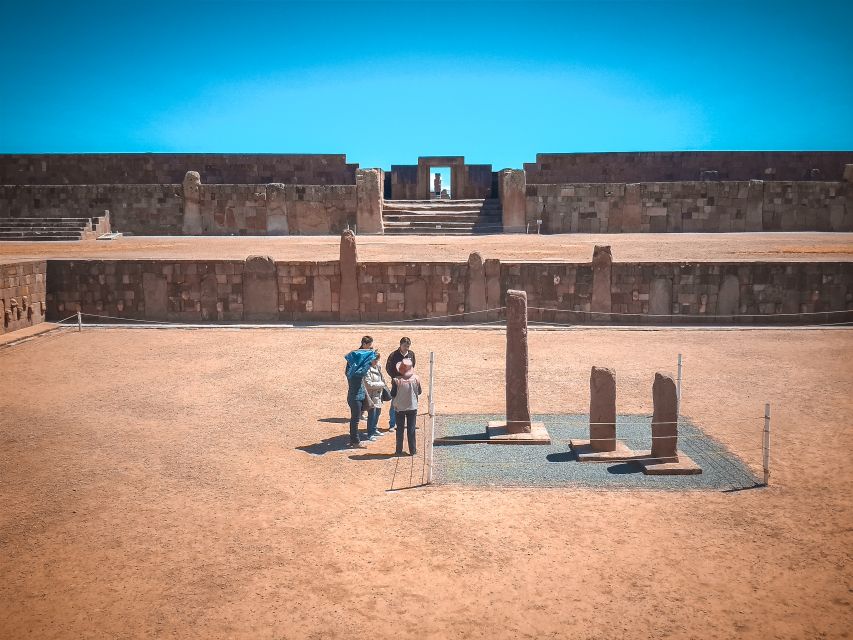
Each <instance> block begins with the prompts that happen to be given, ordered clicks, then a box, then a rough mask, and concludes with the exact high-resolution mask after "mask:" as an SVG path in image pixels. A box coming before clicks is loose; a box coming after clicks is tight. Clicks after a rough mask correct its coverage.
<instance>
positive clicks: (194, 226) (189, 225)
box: [181, 171, 204, 236]
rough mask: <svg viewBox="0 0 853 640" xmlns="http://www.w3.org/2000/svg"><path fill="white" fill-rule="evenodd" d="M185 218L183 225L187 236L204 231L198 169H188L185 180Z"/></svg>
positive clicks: (196, 234) (197, 234) (182, 227)
mask: <svg viewBox="0 0 853 640" xmlns="http://www.w3.org/2000/svg"><path fill="white" fill-rule="evenodd" d="M182 196H183V199H184V220H183V224H182V226H181V229H182V231H183V234H184V235H186V236H200V235H201V234H202V233H204V229H203V226H202V222H201V176H200V175H199V173H198V171H187V174H186V175H185V176H184V182H183V194H182Z"/></svg>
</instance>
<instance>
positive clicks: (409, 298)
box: [403, 278, 427, 318]
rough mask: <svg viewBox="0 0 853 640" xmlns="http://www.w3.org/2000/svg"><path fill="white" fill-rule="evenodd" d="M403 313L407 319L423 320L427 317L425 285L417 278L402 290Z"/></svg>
mask: <svg viewBox="0 0 853 640" xmlns="http://www.w3.org/2000/svg"><path fill="white" fill-rule="evenodd" d="M403 312H404V313H405V314H406V317H407V318H425V317H426V316H427V285H426V281H425V280H421V279H420V278H418V279H417V280H413V281H412V282H409V283H407V284H406V287H405V288H404V289H403Z"/></svg>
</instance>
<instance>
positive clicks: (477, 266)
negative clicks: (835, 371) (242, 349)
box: [47, 257, 853, 324]
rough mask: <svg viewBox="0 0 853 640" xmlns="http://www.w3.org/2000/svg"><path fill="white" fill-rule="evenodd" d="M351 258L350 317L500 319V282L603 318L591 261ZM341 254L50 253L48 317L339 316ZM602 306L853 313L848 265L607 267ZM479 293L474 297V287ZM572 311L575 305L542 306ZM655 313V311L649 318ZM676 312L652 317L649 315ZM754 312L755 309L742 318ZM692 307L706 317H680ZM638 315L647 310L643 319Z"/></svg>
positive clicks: (584, 317) (557, 317)
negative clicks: (285, 257)
mask: <svg viewBox="0 0 853 640" xmlns="http://www.w3.org/2000/svg"><path fill="white" fill-rule="evenodd" d="M473 264H474V266H473V267H472V266H471V265H470V264H469V263H468V262H461V263H450V262H415V263H411V262H410V263H404V262H390V263H389V262H366V263H358V266H357V269H356V274H355V278H356V282H357V286H358V294H359V295H358V303H357V304H358V313H357V318H358V319H360V320H362V321H380V320H402V319H407V318H422V317H426V316H444V315H450V314H458V313H462V312H471V311H477V312H483V313H482V314H479V313H478V314H477V315H475V316H455V317H450V318H446V319H445V320H444V321H445V322H465V321H471V320H475V321H478V322H481V321H483V320H486V319H499V318H502V317H503V314H502V313H498V312H491V313H486V312H485V310H486V309H491V308H495V307H500V306H503V305H504V295H505V293H504V292H505V291H506V290H507V289H520V290H524V291H526V292H527V295H528V304H529V306H530V310H529V314H530V319H531V321H547V322H558V323H561V324H572V323H577V324H586V323H590V322H597V321H601V319H602V318H603V316H596V315H590V314H589V313H588V312H590V311H596V310H600V309H602V308H604V307H601V302H600V301H596V300H595V298H594V295H593V292H594V290H598V289H599V287H597V286H595V282H594V281H595V279H596V278H597V277H601V276H599V275H596V273H598V272H594V271H593V266H592V264H591V263H543V262H501V261H498V260H486V261H484V262H475V263H473ZM340 269H341V267H340V262H338V261H329V262H275V263H274V262H273V261H271V260H270V259H268V258H259V257H255V258H250V259H248V260H247V261H240V260H236V261H187V260H175V261H168V260H167V261H162V260H160V261H145V260H117V261H101V260H98V261H68V260H50V261H49V262H48V267H47V285H48V288H47V307H48V317H49V318H50V319H52V320H56V319H59V318H64V317H66V316H68V315H71V314H72V313H74V312H76V310H77V308H78V305H79V306H80V308H81V309H82V311H83V312H85V313H92V314H98V315H109V316H119V317H124V318H137V319H146V320H170V321H179V322H213V321H220V322H239V321H252V320H258V321H278V322H295V321H337V320H338V319H339V318H340V317H341V316H342V315H343V314H342V313H341V308H340V303H341V280H342V278H341V275H342V274H341V271H340ZM601 273H609V283H608V282H607V281H605V282H604V283H603V285H604V290H605V291H607V289H608V288H609V291H610V297H609V299H608V300H607V305H608V306H609V309H610V310H611V311H612V312H613V313H617V314H621V313H624V314H640V315H638V316H625V317H622V318H620V317H615V318H614V321H618V322H625V323H629V324H638V323H648V324H665V323H671V322H676V323H684V322H697V323H702V322H710V323H713V322H716V321H715V319H714V318H712V317H710V316H714V315H715V314H719V315H723V314H731V315H733V316H743V317H740V318H738V317H735V318H733V319H732V320H729V319H724V320H721V321H720V322H721V323H724V324H728V323H730V322H743V323H752V322H757V323H758V322H760V323H766V322H768V321H778V322H791V323H796V322H801V323H802V322H816V321H819V322H827V321H829V322H833V321H835V322H840V321H842V320H848V321H849V320H850V319H851V317H853V311H851V312H850V313H849V314H838V315H834V316H816V317H811V316H809V317H803V318H795V317H794V318H792V317H782V318H767V317H765V318H761V317H760V316H767V315H768V314H777V313H794V314H797V313H813V312H826V311H840V310H850V309H853V263H849V262H826V263H804V262H791V263H752V262H750V263H714V262H703V263H619V262H615V263H612V265H611V266H610V268H608V269H606V270H604V271H601ZM478 292H479V293H478ZM536 307H541V308H545V309H561V310H570V311H573V312H575V313H565V312H558V311H539V310H537V309H536ZM651 314H654V315H651ZM670 314H673V315H674V316H675V317H674V318H668V317H667V318H661V317H655V315H664V316H668V315H670ZM747 314H755V315H757V316H759V317H750V316H748V315H747ZM685 315H699V316H708V317H707V318H703V317H699V318H685V317H679V316H685ZM644 316H645V317H644Z"/></svg>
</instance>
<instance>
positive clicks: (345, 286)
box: [339, 229, 359, 320]
mask: <svg viewBox="0 0 853 640" xmlns="http://www.w3.org/2000/svg"><path fill="white" fill-rule="evenodd" d="M340 265H341V295H340V305H339V308H340V319H341V320H358V317H359V306H358V305H359V297H358V249H357V247H356V244H355V234H354V233H353V232H352V230H351V229H347V230H346V231H344V232H343V233H342V234H341V253H340Z"/></svg>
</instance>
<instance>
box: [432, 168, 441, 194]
mask: <svg viewBox="0 0 853 640" xmlns="http://www.w3.org/2000/svg"><path fill="white" fill-rule="evenodd" d="M432 186H433V187H434V188H435V197H436V198H440V197H441V174H440V173H438V172H436V174H435V179H434V180H433V181H432Z"/></svg>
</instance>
